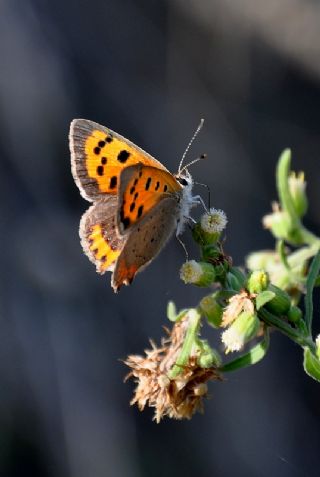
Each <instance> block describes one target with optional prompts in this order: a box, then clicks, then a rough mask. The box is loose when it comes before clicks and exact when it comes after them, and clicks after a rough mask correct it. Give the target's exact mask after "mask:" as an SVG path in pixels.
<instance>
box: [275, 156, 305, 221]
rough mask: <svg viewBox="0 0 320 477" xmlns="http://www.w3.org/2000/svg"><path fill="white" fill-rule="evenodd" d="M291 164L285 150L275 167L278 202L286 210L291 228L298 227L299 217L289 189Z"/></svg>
mask: <svg viewBox="0 0 320 477" xmlns="http://www.w3.org/2000/svg"><path fill="white" fill-rule="evenodd" d="M290 163H291V150H290V149H285V150H284V151H283V152H282V154H281V156H280V158H279V161H278V165H277V189H278V194H279V200H280V204H281V208H282V209H283V210H286V211H287V212H288V214H289V216H290V219H291V221H292V227H293V228H295V227H297V226H299V224H300V221H299V217H298V216H297V214H296V211H295V208H294V204H293V201H292V197H291V194H290V189H289V182H288V178H289V171H290Z"/></svg>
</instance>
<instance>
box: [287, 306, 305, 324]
mask: <svg viewBox="0 0 320 477" xmlns="http://www.w3.org/2000/svg"><path fill="white" fill-rule="evenodd" d="M287 317H288V320H289V321H291V322H292V323H299V322H300V320H301V318H302V311H301V310H300V308H299V307H297V306H296V305H293V306H292V307H291V308H290V310H289V311H288V313H287Z"/></svg>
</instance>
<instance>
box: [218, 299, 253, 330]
mask: <svg viewBox="0 0 320 477" xmlns="http://www.w3.org/2000/svg"><path fill="white" fill-rule="evenodd" d="M242 312H248V313H250V314H251V315H253V314H254V304H253V302H252V295H250V294H249V293H248V292H247V291H245V290H243V291H241V292H240V293H237V294H236V295H233V296H232V297H231V298H230V299H229V304H228V305H227V306H226V308H225V309H224V312H223V317H222V323H221V326H222V327H224V328H225V327H226V326H228V325H230V324H231V323H232V322H233V321H234V320H235V319H236V318H238V316H239V315H240V313H242Z"/></svg>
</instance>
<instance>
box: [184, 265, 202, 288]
mask: <svg viewBox="0 0 320 477" xmlns="http://www.w3.org/2000/svg"><path fill="white" fill-rule="evenodd" d="M201 275H202V268H201V265H200V264H199V263H198V262H196V261H195V260H189V261H188V262H185V263H184V264H183V265H182V267H181V269H180V278H181V280H182V281H183V282H184V283H197V282H198V281H199V280H200V278H201Z"/></svg>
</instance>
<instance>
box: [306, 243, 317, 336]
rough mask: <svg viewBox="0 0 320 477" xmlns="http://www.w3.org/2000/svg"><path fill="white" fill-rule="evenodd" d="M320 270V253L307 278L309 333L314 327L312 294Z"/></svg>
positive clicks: (312, 263) (307, 321) (307, 322)
mask: <svg viewBox="0 0 320 477" xmlns="http://www.w3.org/2000/svg"><path fill="white" fill-rule="evenodd" d="M319 270H320V251H318V253H317V254H316V255H315V257H314V259H313V260H312V262H311V265H310V268H309V273H308V278H307V293H306V296H305V302H304V303H305V309H306V313H305V321H306V325H307V328H308V331H309V333H311V325H312V318H313V302H312V293H313V288H314V285H315V283H316V279H317V277H318V274H319Z"/></svg>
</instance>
